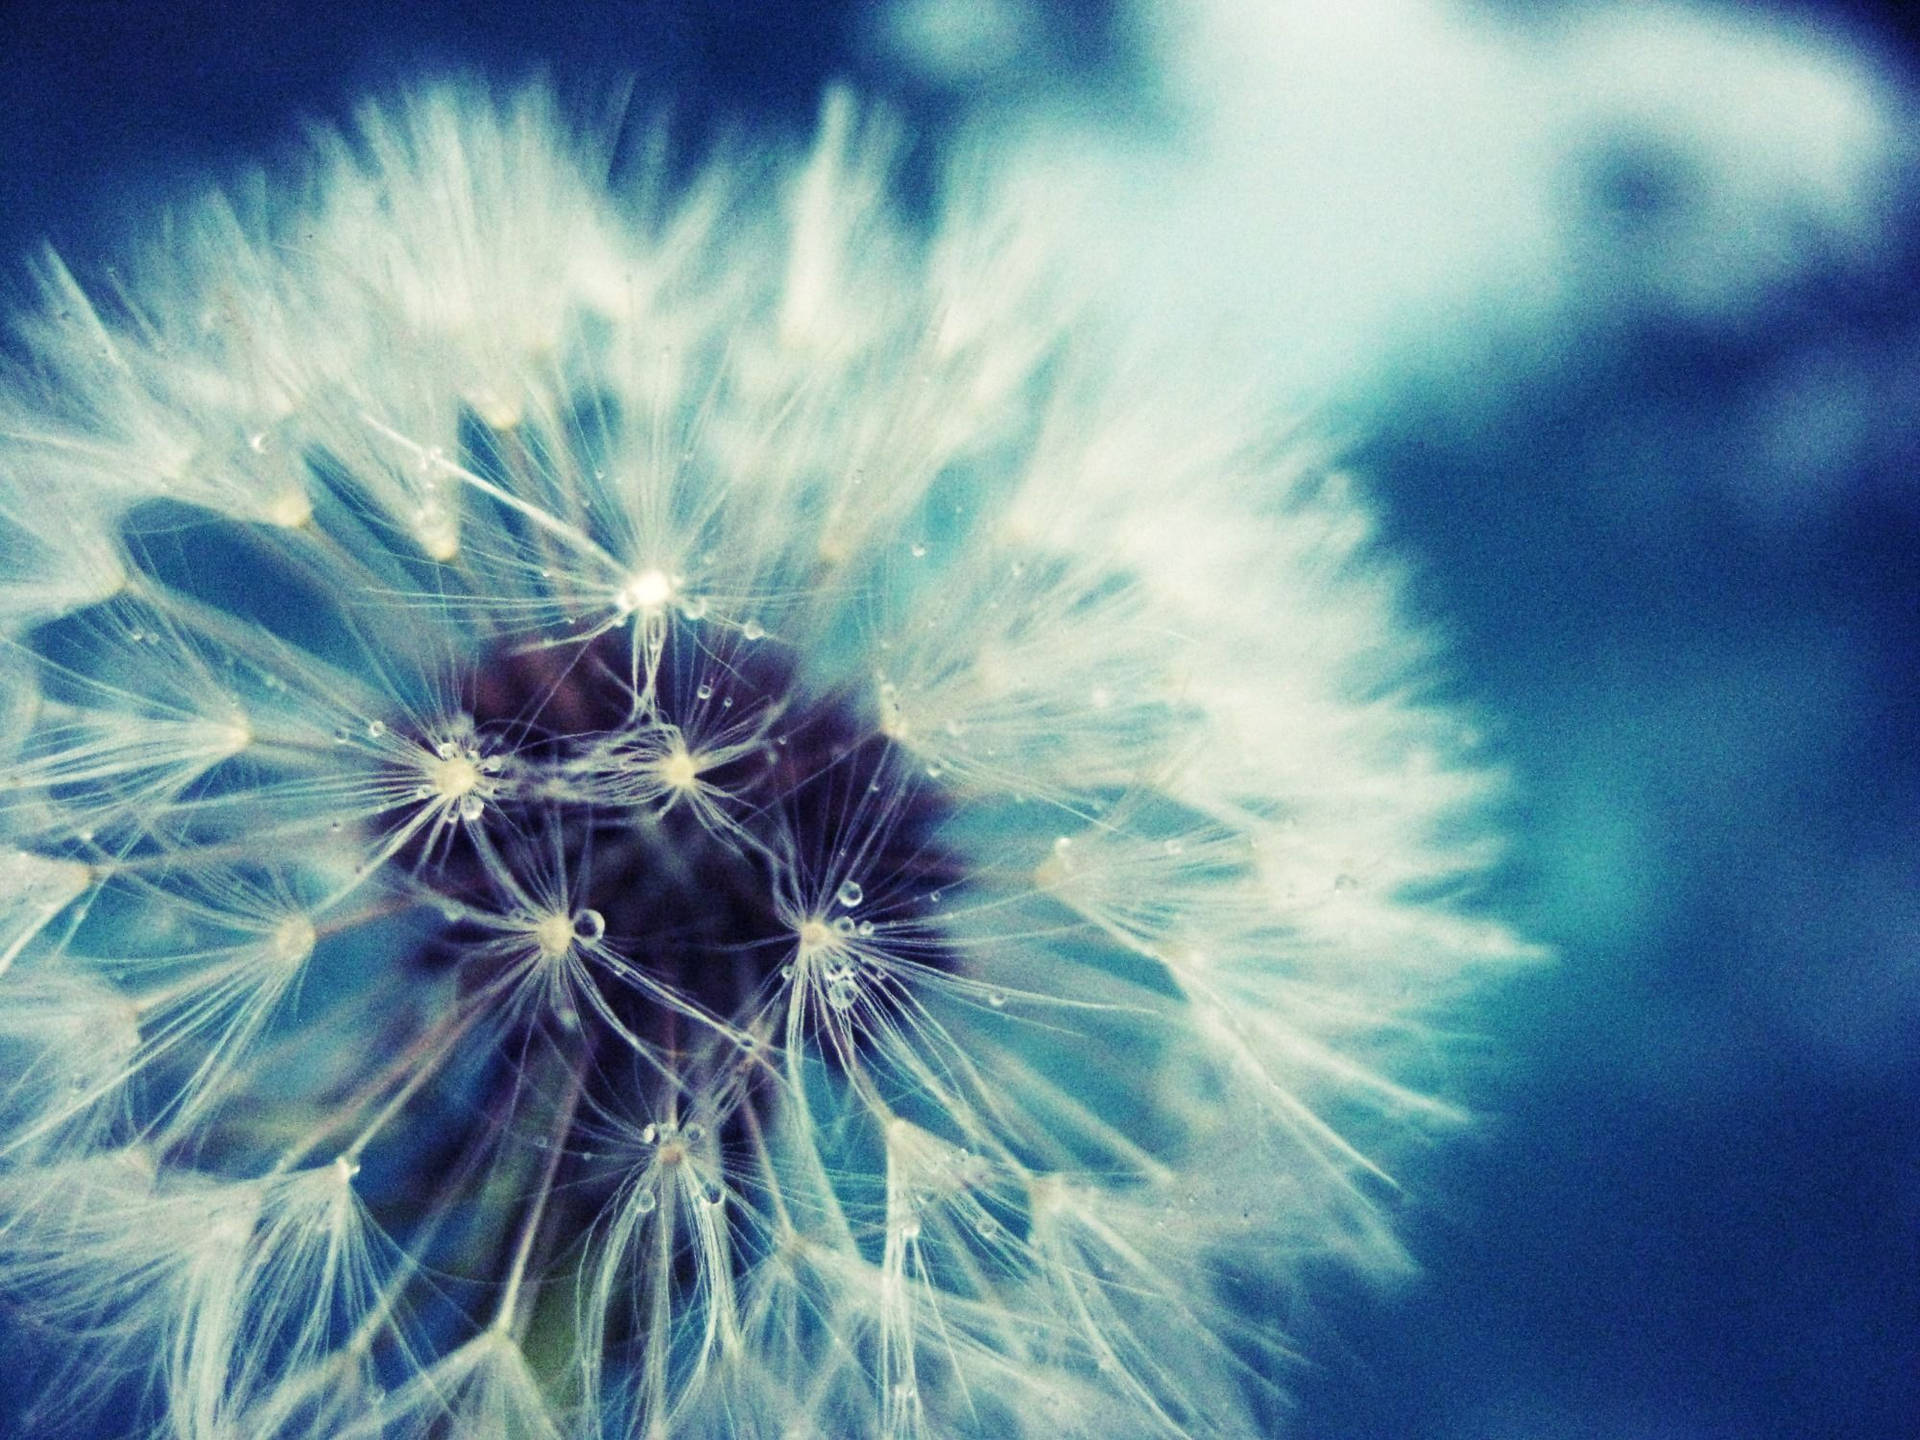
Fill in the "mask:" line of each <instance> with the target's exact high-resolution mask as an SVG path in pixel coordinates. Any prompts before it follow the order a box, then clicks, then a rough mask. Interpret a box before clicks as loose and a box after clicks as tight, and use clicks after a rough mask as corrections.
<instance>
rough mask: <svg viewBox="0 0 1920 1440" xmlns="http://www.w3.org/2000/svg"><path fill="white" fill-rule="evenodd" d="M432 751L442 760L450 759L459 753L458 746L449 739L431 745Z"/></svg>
mask: <svg viewBox="0 0 1920 1440" xmlns="http://www.w3.org/2000/svg"><path fill="white" fill-rule="evenodd" d="M433 753H434V754H436V755H438V756H439V757H440V758H441V759H442V760H451V759H453V757H454V756H456V755H458V754H459V753H460V747H459V746H458V745H456V744H454V743H453V742H452V741H451V740H442V741H441V742H440V743H439V744H438V745H436V746H434V747H433Z"/></svg>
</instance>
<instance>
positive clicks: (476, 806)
mask: <svg viewBox="0 0 1920 1440" xmlns="http://www.w3.org/2000/svg"><path fill="white" fill-rule="evenodd" d="M486 808H487V802H486V801H485V800H482V799H481V798H480V797H479V796H478V795H473V794H467V795H462V796H461V797H460V818H461V819H462V820H478V819H479V818H480V816H481V814H482V813H483V812H484V811H485V810H486Z"/></svg>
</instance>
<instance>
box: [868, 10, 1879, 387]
mask: <svg viewBox="0 0 1920 1440" xmlns="http://www.w3.org/2000/svg"><path fill="white" fill-rule="evenodd" d="M890 13H891V16H892V19H891V23H890V26H889V28H888V31H887V34H886V40H887V43H889V44H890V46H891V47H892V49H893V51H894V52H895V54H896V55H898V56H900V57H901V59H902V61H903V63H906V64H908V65H910V66H915V67H917V68H918V69H919V71H920V73H921V74H922V76H923V78H924V79H926V80H927V81H929V82H931V83H934V84H939V85H947V86H949V87H952V88H953V89H955V90H957V91H961V92H963V93H972V94H974V95H976V96H977V95H979V94H981V93H983V92H988V91H991V89H992V82H993V79H994V77H995V76H996V75H1001V76H1005V75H1007V74H1009V73H1010V72H1011V71H1012V70H1013V69H1014V68H1015V67H1017V66H1018V65H1019V64H1020V59H1019V57H1020V56H1021V55H1022V54H1023V53H1026V52H1027V48H1028V47H1027V46H1026V45H1025V44H1023V43H1022V37H1025V39H1026V40H1031V38H1032V37H1033V36H1035V35H1037V34H1038V32H1039V21H1038V20H1037V18H1036V15H1035V12H1034V10H1033V8H1032V7H1031V6H1030V5H1029V4H1025V3H1021V0H903V3H901V4H899V5H896V6H895V7H894V9H893V10H892V11H891V12H890ZM1526 13H1527V17H1528V18H1526V19H1525V20H1524V21H1521V20H1516V19H1515V18H1514V17H1513V16H1512V15H1506V16H1501V15H1497V14H1495V13H1494V12H1492V11H1490V10H1488V9H1486V8H1484V7H1470V6H1467V5H1462V4H1448V3H1442V0H1343V3H1341V4H1339V5H1330V4H1327V3H1325V0H1272V3H1266V4H1259V5H1253V4H1247V3H1245V0H1162V3H1153V4H1148V3H1140V0H1137V3H1136V4H1135V5H1134V7H1133V8H1132V9H1131V10H1130V11H1128V12H1126V15H1127V22H1128V27H1129V29H1130V30H1131V32H1132V33H1133V34H1135V35H1136V36H1137V37H1140V38H1141V40H1142V41H1143V43H1144V48H1145V52H1146V61H1147V63H1146V70H1147V74H1148V79H1147V83H1146V86H1145V87H1144V88H1145V89H1147V90H1150V91H1151V92H1153V93H1152V97H1151V99H1146V100H1142V101H1141V102H1140V103H1139V104H1137V105H1134V106H1132V107H1128V106H1126V105H1119V106H1091V105H1088V104H1087V103H1086V102H1085V100H1084V97H1082V96H1079V95H1077V94H1074V93H1073V92H1071V91H1062V90H1061V89H1059V88H1057V87H1053V88H1049V87H1044V86H1032V87H1029V88H1027V89H1026V90H1025V91H1023V92H1021V93H1022V94H1023V95H1024V96H1025V100H1024V102H1023V103H1013V104H1007V103H1005V102H1004V101H1002V102H1001V103H999V104H997V105H996V106H995V107H994V109H993V111H992V118H991V119H990V120H989V121H988V125H989V128H990V132H991V137H992V138H991V140H990V144H991V145H992V147H993V149H994V150H995V151H996V152H997V156H998V158H999V160H1000V162H1001V163H1002V164H1003V165H1006V164H1008V163H1009V161H1010V169H1011V173H1012V174H1013V175H1014V176H1015V177H1016V178H1015V180H1014V182H1013V183H1014V184H1016V185H1020V186H1025V187H1028V188H1029V192H1030V193H1031V194H1033V195H1035V196H1045V197H1048V203H1055V204H1065V205H1066V206H1067V207H1068V208H1069V209H1070V212H1071V219H1070V221H1069V223H1070V224H1071V225H1072V227H1073V229H1074V232H1075V235H1076V238H1077V239H1078V241H1079V242H1080V244H1081V245H1082V253H1083V254H1084V256H1085V258H1086V261H1087V263H1088V264H1090V265H1096V266H1101V267H1106V268H1107V270H1109V271H1110V272H1111V273H1110V275H1108V276H1106V277H1104V278H1106V279H1107V280H1108V282H1109V283H1110V284H1111V285H1113V286H1115V287H1117V289H1118V291H1122V292H1124V293H1126V295H1127V303H1128V305H1129V307H1130V308H1133V309H1136V310H1145V311H1148V312H1157V313H1159V314H1161V315H1163V316H1165V317H1167V319H1168V320H1169V322H1170V323H1178V324H1180V325H1182V326H1187V327H1191V326H1194V325H1202V326H1205V327H1207V338H1208V339H1209V340H1210V341H1213V342H1216V343H1219V344H1223V345H1226V346H1228V347H1230V349H1231V351H1232V352H1233V353H1234V354H1235V355H1237V356H1239V357H1240V358H1242V359H1243V360H1244V362H1245V363H1247V364H1248V365H1250V366H1252V367H1254V370H1255V373H1258V374H1261V375H1264V376H1267V377H1269V378H1270V379H1271V380H1272V381H1274V382H1276V383H1278V384H1280V385H1282V386H1283V387H1285V388H1287V389H1288V390H1289V391H1295V392H1298V393H1301V394H1304V395H1317V394H1322V393H1325V392H1326V391H1328V390H1334V389H1338V388H1340V387H1341V386H1342V385H1344V384H1346V383H1348V382H1349V381H1350V380H1351V379H1352V378H1353V377H1354V376H1355V375H1356V373H1357V372H1362V371H1364V370H1366V369H1367V368H1368V367H1370V366H1372V365H1374V364H1375V363H1377V362H1378V360H1379V359H1380V357H1381V356H1382V355H1383V354H1388V355H1391V354H1393V353H1394V352H1396V351H1397V350H1399V349H1400V348H1401V347H1403V346H1405V345H1407V344H1409V343H1419V341H1420V339H1421V338H1422V337H1424V336H1441V335H1445V334H1447V333H1448V332H1449V330H1450V329H1451V328H1452V327H1454V326H1457V325H1458V324H1459V323H1460V322H1461V321H1462V320H1463V319H1466V318H1468V317H1469V316H1473V317H1476V318H1478V317H1481V316H1483V315H1484V313H1485V312H1486V310H1487V308H1488V307H1489V306H1491V307H1493V310H1494V313H1495V316H1496V318H1499V319H1501V320H1503V321H1514V320H1518V321H1521V322H1523V323H1524V322H1525V321H1526V320H1528V319H1529V318H1540V317H1541V313H1542V312H1543V311H1544V312H1545V313H1546V314H1553V313H1558V312H1562V311H1564V309H1565V307H1568V306H1574V307H1582V308H1584V307H1588V306H1592V305H1596V304H1598V305H1632V306H1640V307H1656V308H1659V309H1662V310H1665V311H1670V312H1672V313H1674V314H1676V315H1678V316H1681V317H1683V318H1685V319H1688V320H1690V321H1695V322H1698V323H1704V324H1722V323H1739V322H1740V321H1741V319H1742V318H1743V314H1744V312H1745V311H1747V310H1748V309H1750V308H1751V307H1753V306H1755V305H1757V304H1759V303H1761V302H1763V301H1764V299H1765V297H1766V296H1767V294H1768V293H1769V292H1770V291H1771V290H1772V289H1774V288H1775V287H1778V286H1779V285H1781V284H1783V283H1787V282H1790V281H1791V280H1792V279H1793V278H1794V277H1795V275H1796V274H1797V272H1798V271H1799V270H1800V269H1801V267H1803V266H1806V265H1808V264H1811V263H1815V262H1818V263H1821V264H1832V263H1833V262H1834V261H1835V260H1836V259H1837V260H1839V261H1840V262H1841V263H1848V262H1849V261H1850V260H1852V259H1861V260H1864V259H1867V258H1870V257H1871V256H1872V255H1873V254H1874V253H1875V252H1876V250H1877V249H1878V247H1879V246H1880V245H1881V244H1882V243H1883V239H1884V232H1885V229H1886V226H1887V224H1888V222H1889V200H1888V192H1889V181H1890V177H1891V176H1892V175H1893V174H1894V173H1895V171H1896V170H1897V168H1898V166H1899V164H1900V163H1901V159H1902V157H1901V155H1900V150H1901V141H1900V136H1901V133H1902V128H1903V124H1904V116H1903V112H1902V100H1901V98H1900V95H1899V91H1898V89H1897V88H1896V87H1895V86H1894V85H1892V84H1891V83H1890V82H1889V81H1888V80H1886V79H1885V78H1884V77H1883V76H1882V75H1881V74H1880V73H1879V71H1878V68H1877V66H1876V64H1875V62H1874V61H1873V60H1872V58H1871V57H1870V56H1868V55H1867V54H1866V53H1865V52H1864V51H1862V50H1860V49H1858V48H1854V47H1852V46H1850V45H1849V44H1848V43H1847V42H1846V40H1845V39H1844V38H1842V37H1841V36H1839V35H1837V34H1827V33H1823V32H1821V31H1820V30H1818V29H1817V28H1815V27H1813V26H1812V25H1810V24H1807V23H1791V24H1790V23H1788V22H1787V21H1785V20H1783V19H1781V18H1780V17H1778V16H1774V15H1769V14H1766V13H1763V12H1760V11H1758V10H1754V9H1746V10H1732V9H1708V8H1699V7H1691V6H1682V5H1677V4H1613V5H1603V6H1579V7H1568V8H1566V9H1564V10H1562V11H1560V12H1558V13H1552V14H1541V13H1539V12H1538V11H1533V10H1530V11H1528V12H1526ZM1062 197H1065V198H1064V199H1063V198H1062ZM1176 317H1177V319H1176Z"/></svg>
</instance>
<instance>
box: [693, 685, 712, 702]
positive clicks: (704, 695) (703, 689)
mask: <svg viewBox="0 0 1920 1440" xmlns="http://www.w3.org/2000/svg"><path fill="white" fill-rule="evenodd" d="M693 698H694V699H696V700H711V699H712V698H713V687H712V686H711V685H701V686H700V687H699V688H698V689H696V690H695V691H694V692H693Z"/></svg>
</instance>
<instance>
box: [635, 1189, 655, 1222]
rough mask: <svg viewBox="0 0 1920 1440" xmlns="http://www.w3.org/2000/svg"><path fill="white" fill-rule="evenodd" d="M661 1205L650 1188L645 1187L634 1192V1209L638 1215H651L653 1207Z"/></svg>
mask: <svg viewBox="0 0 1920 1440" xmlns="http://www.w3.org/2000/svg"><path fill="white" fill-rule="evenodd" d="M659 1203H660V1202H659V1201H658V1200H656V1199H655V1198H654V1194H653V1191H652V1189H651V1188H650V1187H647V1186H644V1185H643V1186H642V1187H641V1188H640V1189H638V1190H636V1191H634V1192H633V1208H634V1212H635V1213H636V1214H639V1215H651V1214H652V1213H653V1207H654V1206H656V1205H658V1204H659Z"/></svg>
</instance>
